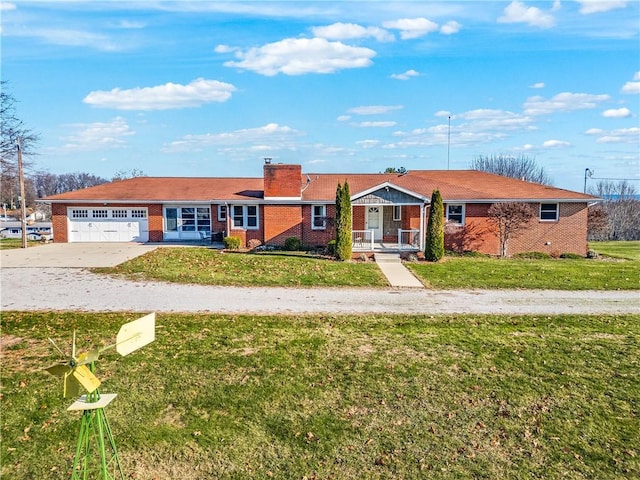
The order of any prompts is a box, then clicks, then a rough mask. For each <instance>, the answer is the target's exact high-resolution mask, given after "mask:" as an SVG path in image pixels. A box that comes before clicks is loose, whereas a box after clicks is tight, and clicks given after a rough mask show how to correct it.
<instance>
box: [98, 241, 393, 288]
mask: <svg viewBox="0 0 640 480" xmlns="http://www.w3.org/2000/svg"><path fill="white" fill-rule="evenodd" d="M94 271H96V272H102V273H111V274H125V275H127V276H130V277H134V278H145V279H153V280H162V281H167V282H179V283H197V284H203V285H230V286H247V287H252V286H253V287H260V286H269V287H272V286H282V287H301V286H304V287H346V286H349V287H358V286H362V287H364V286H367V287H368V286H371V287H383V286H386V285H388V282H387V280H386V278H384V276H383V275H382V272H380V270H379V269H378V267H377V266H376V265H375V264H374V263H372V262H369V263H357V262H356V263H343V262H337V261H334V260H330V259H326V258H320V257H315V256H312V255H305V254H304V253H284V252H283V253H259V254H253V253H228V252H224V253H223V252H221V251H218V250H212V249H208V248H158V249H156V250H154V251H152V252H149V253H147V254H146V255H143V256H141V257H137V258H135V259H133V260H130V261H128V262H125V263H123V264H121V265H118V266H117V267H114V268H100V269H94Z"/></svg>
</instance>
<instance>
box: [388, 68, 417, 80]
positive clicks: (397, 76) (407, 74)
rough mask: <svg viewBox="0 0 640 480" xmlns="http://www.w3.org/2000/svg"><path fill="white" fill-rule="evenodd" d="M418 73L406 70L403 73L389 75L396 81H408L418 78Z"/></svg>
mask: <svg viewBox="0 0 640 480" xmlns="http://www.w3.org/2000/svg"><path fill="white" fill-rule="evenodd" d="M419 76H420V73H419V72H417V71H415V70H413V69H412V70H407V71H406V72H404V73H394V74H392V75H391V78H395V79H396V80H409V79H410V78H411V77H419Z"/></svg>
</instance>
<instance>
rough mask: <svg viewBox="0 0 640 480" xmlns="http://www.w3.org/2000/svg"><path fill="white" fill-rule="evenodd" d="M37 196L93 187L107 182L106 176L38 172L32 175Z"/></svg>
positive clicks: (41, 196) (82, 173)
mask: <svg viewBox="0 0 640 480" xmlns="http://www.w3.org/2000/svg"><path fill="white" fill-rule="evenodd" d="M33 182H34V185H35V189H36V192H37V194H38V198H43V197H47V196H49V195H56V194H58V193H64V192H71V191H74V190H80V189H81V188H87V187H93V186H95V185H101V184H103V183H108V182H109V180H107V179H106V178H102V177H98V176H96V175H91V174H90V173H84V172H76V173H63V174H60V175H56V174H55V173H48V172H39V173H37V174H35V175H34V176H33Z"/></svg>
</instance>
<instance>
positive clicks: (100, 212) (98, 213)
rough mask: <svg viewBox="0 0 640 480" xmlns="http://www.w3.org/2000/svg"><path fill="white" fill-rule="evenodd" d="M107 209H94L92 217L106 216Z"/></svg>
mask: <svg viewBox="0 0 640 480" xmlns="http://www.w3.org/2000/svg"><path fill="white" fill-rule="evenodd" d="M107 216H108V211H107V210H94V211H93V218H107Z"/></svg>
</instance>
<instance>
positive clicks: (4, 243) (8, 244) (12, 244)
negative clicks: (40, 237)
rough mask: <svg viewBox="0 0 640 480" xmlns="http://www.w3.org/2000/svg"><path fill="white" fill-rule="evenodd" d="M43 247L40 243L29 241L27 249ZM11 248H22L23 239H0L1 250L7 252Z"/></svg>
mask: <svg viewBox="0 0 640 480" xmlns="http://www.w3.org/2000/svg"><path fill="white" fill-rule="evenodd" d="M37 245H42V242H40V241H32V240H27V247H35V246H37ZM10 248H22V239H21V238H0V250H7V249H10Z"/></svg>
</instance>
